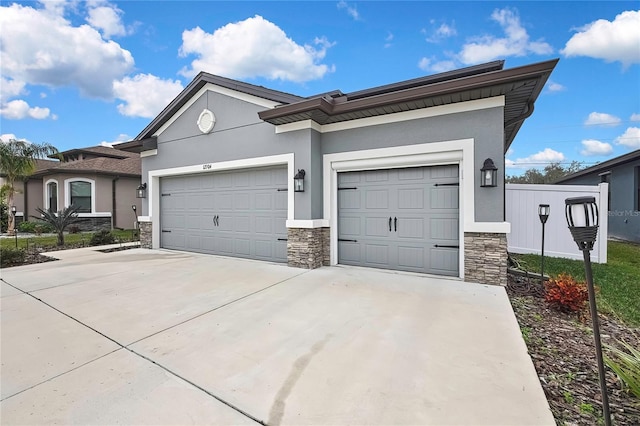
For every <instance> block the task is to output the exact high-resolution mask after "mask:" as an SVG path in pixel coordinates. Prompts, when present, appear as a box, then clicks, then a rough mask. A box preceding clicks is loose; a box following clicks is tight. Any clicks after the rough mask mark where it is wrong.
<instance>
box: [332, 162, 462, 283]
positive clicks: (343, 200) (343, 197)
mask: <svg viewBox="0 0 640 426" xmlns="http://www.w3.org/2000/svg"><path fill="white" fill-rule="evenodd" d="M458 185H459V179H458V166H457V165H446V166H433V167H412V168H404V169H387V170H367V171H360V172H345V173H339V174H338V262H339V263H341V264H345V265H358V266H368V267H374V268H384V269H395V270H401V271H411V272H422V273H429V274H437V275H452V276H458V275H459V271H458V269H459V207H458V190H459V187H458Z"/></svg>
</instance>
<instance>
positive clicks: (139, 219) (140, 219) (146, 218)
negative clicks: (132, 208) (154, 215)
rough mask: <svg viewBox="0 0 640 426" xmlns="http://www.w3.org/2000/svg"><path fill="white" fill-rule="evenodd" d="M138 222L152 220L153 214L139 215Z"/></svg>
mask: <svg viewBox="0 0 640 426" xmlns="http://www.w3.org/2000/svg"><path fill="white" fill-rule="evenodd" d="M138 222H151V216H138Z"/></svg>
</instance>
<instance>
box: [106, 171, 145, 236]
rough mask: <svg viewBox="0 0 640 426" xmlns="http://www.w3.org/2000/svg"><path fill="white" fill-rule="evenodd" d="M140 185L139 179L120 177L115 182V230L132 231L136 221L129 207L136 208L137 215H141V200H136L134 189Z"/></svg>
mask: <svg viewBox="0 0 640 426" xmlns="http://www.w3.org/2000/svg"><path fill="white" fill-rule="evenodd" d="M139 185H140V178H137V177H136V178H131V177H121V178H120V179H118V180H117V181H116V208H115V223H114V224H113V226H114V227H116V228H123V229H133V228H134V226H135V222H136V220H137V217H136V215H135V214H134V212H133V209H132V208H131V206H133V205H135V206H136V211H137V215H141V214H142V200H141V199H140V198H136V189H137V188H138V186H139Z"/></svg>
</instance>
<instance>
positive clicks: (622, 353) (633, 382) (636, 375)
mask: <svg viewBox="0 0 640 426" xmlns="http://www.w3.org/2000/svg"><path fill="white" fill-rule="evenodd" d="M618 343H620V345H622V347H623V348H624V350H623V349H620V348H616V347H613V346H608V347H607V348H608V349H609V356H605V359H604V362H606V363H607V365H608V366H609V367H610V368H611V369H612V370H613V371H614V372H615V373H616V374H617V375H618V377H619V378H620V380H621V381H622V383H624V385H625V386H626V387H627V389H628V390H629V391H630V392H631V393H632V394H633V395H635V396H636V397H637V398H638V399H639V400H640V348H634V347H633V346H631V345H630V344H628V343H626V342H618ZM639 404H640V403H639Z"/></svg>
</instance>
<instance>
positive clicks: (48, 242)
mask: <svg viewBox="0 0 640 426" xmlns="http://www.w3.org/2000/svg"><path fill="white" fill-rule="evenodd" d="M111 233H112V234H113V235H114V237H115V238H116V242H127V241H131V235H132V231H131V229H125V230H117V229H115V230H113V231H111ZM18 235H19V236H20V238H18V248H27V244H28V245H29V247H33V246H34V244H35V245H36V246H37V247H55V246H56V244H57V243H58V238H57V237H56V236H55V235H46V236H42V235H41V236H38V235H35V234H25V233H19V234H18ZM92 235H93V233H92V232H81V233H78V234H65V235H64V243H65V245H77V244H82V243H84V244H85V245H87V246H88V245H89V241H90V240H91V236H92ZM23 236H27V237H26V238H23ZM135 239H136V241H137V235H136V238H135ZM0 246H2V248H15V246H16V241H15V239H14V238H2V239H0Z"/></svg>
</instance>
